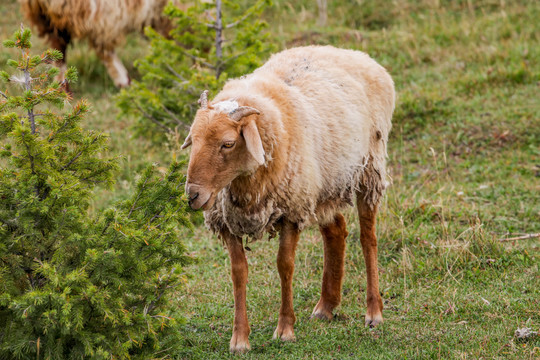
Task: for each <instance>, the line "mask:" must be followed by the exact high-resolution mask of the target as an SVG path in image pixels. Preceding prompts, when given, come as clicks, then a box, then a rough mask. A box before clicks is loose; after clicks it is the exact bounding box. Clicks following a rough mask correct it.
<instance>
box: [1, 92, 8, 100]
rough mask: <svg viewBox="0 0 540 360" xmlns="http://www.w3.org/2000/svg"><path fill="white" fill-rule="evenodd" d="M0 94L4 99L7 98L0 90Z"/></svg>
mask: <svg viewBox="0 0 540 360" xmlns="http://www.w3.org/2000/svg"><path fill="white" fill-rule="evenodd" d="M0 95H2V96H3V97H4V98H5V99H8V96H7V95H6V94H5V93H4V92H2V91H0Z"/></svg>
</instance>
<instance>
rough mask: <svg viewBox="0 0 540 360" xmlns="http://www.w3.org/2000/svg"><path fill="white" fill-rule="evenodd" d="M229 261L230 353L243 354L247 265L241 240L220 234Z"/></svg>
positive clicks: (246, 329) (246, 325) (245, 346)
mask: <svg viewBox="0 0 540 360" xmlns="http://www.w3.org/2000/svg"><path fill="white" fill-rule="evenodd" d="M222 237H223V239H224V240H225V242H226V244H227V249H228V250H229V257H230V259H231V278H232V282H233V293H234V328H233V334H232V338H231V343H230V350H231V352H244V351H247V350H249V349H250V346H249V340H248V336H249V333H250V328H249V323H248V319H247V308H246V285H247V278H248V264H247V259H246V254H245V253H244V247H243V245H242V239H240V238H238V237H236V236H232V235H230V234H228V233H227V234H222Z"/></svg>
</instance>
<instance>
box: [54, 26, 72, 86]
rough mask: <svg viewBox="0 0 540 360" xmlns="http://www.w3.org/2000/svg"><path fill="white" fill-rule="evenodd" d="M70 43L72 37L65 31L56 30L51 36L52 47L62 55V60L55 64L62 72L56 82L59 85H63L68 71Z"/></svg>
mask: <svg viewBox="0 0 540 360" xmlns="http://www.w3.org/2000/svg"><path fill="white" fill-rule="evenodd" d="M70 41H71V35H70V34H69V33H68V32H67V31H65V30H56V31H55V32H54V33H51V34H49V44H50V45H51V47H52V48H53V49H56V50H58V51H60V52H61V53H62V59H61V60H58V61H57V62H56V64H55V65H56V67H58V69H59V70H60V73H59V74H58V75H57V76H56V78H55V80H56V81H58V82H59V83H61V82H62V81H64V79H65V75H66V71H67V65H66V53H67V47H68V45H69V42H70ZM66 88H67V85H66ZM68 91H69V90H68Z"/></svg>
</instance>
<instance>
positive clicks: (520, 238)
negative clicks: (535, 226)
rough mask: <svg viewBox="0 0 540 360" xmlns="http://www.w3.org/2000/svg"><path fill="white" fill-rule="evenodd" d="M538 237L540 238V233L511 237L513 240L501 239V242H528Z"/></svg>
mask: <svg viewBox="0 0 540 360" xmlns="http://www.w3.org/2000/svg"><path fill="white" fill-rule="evenodd" d="M537 237H540V233H536V234H526V235H522V236H516V237H511V238H506V239H499V241H514V240H527V239H533V238H537Z"/></svg>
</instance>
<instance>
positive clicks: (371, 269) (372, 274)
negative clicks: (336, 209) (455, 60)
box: [357, 194, 383, 326]
mask: <svg viewBox="0 0 540 360" xmlns="http://www.w3.org/2000/svg"><path fill="white" fill-rule="evenodd" d="M357 205H358V217H359V218H360V242H361V243H362V250H363V253H364V260H365V262H366V273H367V313H366V320H365V324H366V326H376V325H378V324H380V323H382V322H383V317H382V309H383V303H382V299H381V295H380V294H379V270H378V268H377V237H376V235H375V222H376V221H375V218H376V216H377V206H375V207H374V208H373V209H372V208H371V207H370V206H369V205H368V204H366V202H365V201H364V199H363V197H362V194H358V199H357Z"/></svg>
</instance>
